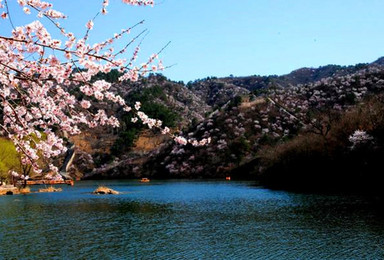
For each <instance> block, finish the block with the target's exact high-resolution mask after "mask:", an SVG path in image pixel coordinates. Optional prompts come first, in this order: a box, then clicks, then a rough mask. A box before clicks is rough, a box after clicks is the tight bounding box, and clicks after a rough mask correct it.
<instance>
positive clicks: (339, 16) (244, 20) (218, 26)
mask: <svg viewBox="0 0 384 260" xmlns="http://www.w3.org/2000/svg"><path fill="white" fill-rule="evenodd" d="M14 2H15V1H14ZM53 2H54V3H55V5H56V8H57V9H59V10H62V11H63V12H65V13H66V14H68V15H69V18H68V20H67V21H65V23H64V24H65V26H66V27H67V28H68V29H69V30H70V31H73V32H75V33H76V34H78V35H81V36H82V35H83V33H84V30H85V27H84V24H85V23H86V21H87V20H88V19H89V18H91V17H93V15H94V14H95V13H96V12H97V11H98V10H99V9H100V5H101V4H99V2H100V3H101V0H100V1H98V0H77V1H73V0H67V1H53ZM383 10H384V1H383V0H322V1H319V0H159V1H157V2H156V6H155V7H153V8H151V7H145V8H143V7H130V6H126V5H123V4H122V3H121V1H120V0H111V1H110V7H109V15H107V16H101V17H99V18H98V19H97V20H96V22H95V29H94V30H93V31H92V34H91V40H92V41H101V40H102V39H104V38H106V37H108V36H109V35H111V34H113V33H114V32H119V31H120V29H121V28H123V27H129V26H130V25H132V24H134V23H135V22H137V21H140V20H141V19H145V20H146V22H145V25H143V26H142V27H141V28H140V29H138V30H136V31H135V32H137V33H139V32H140V30H141V29H149V32H150V33H149V35H148V36H147V37H146V38H145V41H144V43H143V45H142V50H143V51H142V53H141V55H140V58H142V59H144V58H146V57H147V56H148V55H150V54H151V53H153V52H156V51H158V50H159V49H161V48H162V47H163V46H164V45H165V44H166V43H167V42H168V41H171V42H172V43H171V45H170V46H169V47H168V48H167V49H166V50H165V51H164V52H163V54H162V59H163V61H164V64H165V65H172V64H176V65H175V66H173V67H172V68H169V69H167V70H166V71H165V72H164V74H165V75H166V76H167V77H169V78H170V79H172V80H184V81H186V82H187V81H189V80H194V79H198V78H204V77H207V76H218V77H221V76H228V75H230V74H233V75H235V76H246V75H254V74H258V75H270V74H278V75H280V74H286V73H289V72H290V71H292V70H294V69H298V68H300V67H318V66H321V65H326V64H340V65H351V64H356V63H360V62H372V61H374V60H376V59H377V58H379V57H381V56H384V49H383V47H384V16H383V14H382V12H383ZM14 16H15V17H14V20H15V21H16V23H17V24H22V23H25V22H26V20H25V18H24V17H23V16H22V15H20V13H18V12H17V11H14ZM34 17H35V16H34V15H31V17H30V18H34ZM3 24H4V23H0V26H1V27H2V28H0V32H1V33H4V32H5V30H6V26H3ZM123 40H124V39H123ZM125 40H127V39H125ZM122 43H123V42H122Z"/></svg>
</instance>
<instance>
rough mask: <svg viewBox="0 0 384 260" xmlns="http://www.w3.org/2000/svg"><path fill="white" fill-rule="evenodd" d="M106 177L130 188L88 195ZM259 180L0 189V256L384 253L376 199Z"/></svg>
mask: <svg viewBox="0 0 384 260" xmlns="http://www.w3.org/2000/svg"><path fill="white" fill-rule="evenodd" d="M100 184H104V185H108V186H109V187H111V188H114V189H116V190H118V191H121V192H123V194H122V195H108V196H107V195H92V194H90V193H91V191H93V190H94V189H95V188H96V187H97V186H98V185H100ZM252 184H253V183H252V182H234V181H231V182H223V181H152V182H150V183H146V184H142V183H139V182H137V181H97V182H96V181H84V182H77V183H76V185H75V186H74V187H69V186H64V187H63V188H64V191H63V192H61V193H36V194H30V195H26V196H25V195H17V196H16V195H15V196H4V197H0V259H383V258H384V214H383V212H382V211H381V210H380V208H381V207H382V204H380V203H379V202H378V201H377V200H372V199H368V198H363V197H358V196H342V195H308V194H296V193H289V192H282V191H271V190H268V189H264V188H262V187H257V186H254V185H252Z"/></svg>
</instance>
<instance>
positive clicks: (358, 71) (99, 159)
mask: <svg viewBox="0 0 384 260" xmlns="http://www.w3.org/2000/svg"><path fill="white" fill-rule="evenodd" d="M383 63H384V62H383V59H379V60H377V61H376V62H374V63H372V64H358V65H355V66H337V65H328V66H323V67H320V68H302V69H298V70H295V71H293V72H291V73H290V74H287V75H282V76H249V77H226V78H215V77H210V78H206V79H202V80H196V81H194V82H189V83H188V84H186V85H184V84H183V83H182V82H173V81H170V80H168V79H166V78H165V77H163V76H161V75H151V76H149V77H147V78H141V79H140V80H139V81H138V82H136V83H130V82H124V83H122V84H116V83H115V84H113V89H114V91H115V92H117V93H120V94H121V95H122V96H123V97H124V98H125V100H126V101H127V102H128V103H131V104H133V103H134V102H136V101H140V102H141V103H142V105H143V106H142V109H143V111H145V112H146V113H148V114H149V115H150V116H153V117H156V118H159V119H161V120H163V121H164V123H165V124H166V125H168V126H170V127H171V128H172V131H173V132H174V133H176V134H181V135H182V136H185V137H188V138H190V137H193V138H206V137H211V139H212V143H211V144H210V145H209V146H205V147H197V148H196V147H192V146H190V145H187V146H180V145H177V144H175V143H174V142H173V141H172V140H170V139H169V138H168V137H166V136H163V135H161V134H160V133H159V132H156V131H153V130H148V129H145V128H143V127H142V126H140V124H133V123H132V122H131V116H129V115H128V114H126V113H124V112H123V111H120V110H119V109H118V108H117V107H111V108H110V110H111V111H114V112H113V113H115V114H116V115H117V116H118V118H119V119H120V121H121V122H122V126H121V127H120V128H119V129H115V130H112V129H108V130H107V129H99V130H91V131H88V132H84V133H83V134H82V135H81V136H79V137H76V138H73V139H72V141H73V142H75V144H76V146H77V151H78V156H77V159H76V160H75V165H74V166H73V169H72V170H73V173H74V174H76V175H77V176H78V177H82V178H139V177H142V176H147V177H148V176H149V177H152V178H223V177H225V176H226V175H231V176H232V177H233V178H252V179H255V178H256V179H259V180H261V181H264V182H265V183H266V184H268V185H271V186H279V185H281V183H291V184H292V183H294V184H297V183H299V182H301V181H302V180H305V179H306V178H304V177H303V176H304V175H305V174H304V172H308V171H309V170H308V167H309V166H308V165H307V164H306V163H305V161H311V160H312V159H313V158H319V160H320V159H321V160H322V162H323V163H320V162H319V161H316V160H315V161H313V160H312V161H311V162H312V163H313V164H316V163H317V164H319V165H325V164H328V165H329V167H323V168H322V167H317V168H318V170H315V171H314V175H308V176H309V177H310V178H309V179H311V178H312V177H313V176H315V175H316V176H317V177H316V178H313V179H316V180H317V181H319V183H327V182H330V181H329V180H330V179H334V180H335V181H336V180H337V181H340V180H341V179H343V178H345V176H344V175H343V174H341V175H338V173H337V172H341V171H340V169H341V167H342V166H341V165H339V164H338V163H335V162H330V161H329V160H330V157H331V156H333V157H334V158H338V159H340V162H341V161H342V162H343V163H344V164H347V163H350V161H349V160H350V158H352V157H353V156H357V154H358V153H359V150H358V149H357V150H356V149H355V150H352V149H351V146H352V143H351V142H350V140H349V137H350V136H351V135H353V134H354V132H355V131H356V130H361V131H364V132H366V133H367V134H368V135H369V136H370V137H372V138H373V139H370V140H375V142H372V144H373V143H374V144H375V145H372V146H369V149H371V150H372V149H374V150H375V151H376V152H379V151H381V150H380V149H381V145H382V144H381V134H380V131H379V130H378V129H380V127H382V126H381V125H380V123H381V121H380V120H381V119H380V118H379V115H381V114H380V113H381V109H382V108H381V96H382V91H383V88H384V68H383ZM100 77H104V78H107V79H108V80H110V81H111V82H114V79H115V78H116V77H113V75H100ZM99 105H101V106H103V104H99ZM359 113H360V114H359ZM351 117H353V119H351ZM364 117H372V118H375V120H376V121H377V122H378V123H377V124H374V123H372V122H368V121H367V120H365V119H364ZM341 123H343V124H344V125H343V129H342V128H341V127H340V125H339V124H341ZM358 148H359V147H358ZM365 148H366V147H365ZM303 149H304V150H303ZM359 149H360V148H359ZM371 150H370V151H371ZM300 151H301V152H300ZM303 151H304V154H303ZM372 151H373V150H372ZM367 154H370V153H367ZM372 158H373V157H372ZM324 163H325V164H324ZM374 163H375V162H371V164H372V165H373V164H374ZM300 165H301V166H302V167H298V166H300ZM351 165H352V166H351ZM351 165H349V166H348V167H346V166H345V165H344V167H346V169H347V168H348V169H349V170H350V171H351V172H352V173H351V174H352V176H358V174H361V172H362V171H363V170H364V169H365V168H364V167H363V168H362V167H360V166H359V167H360V168H359V167H357V166H356V165H353V164H351ZM355 166H356V167H355ZM332 167H334V169H335V170H332V169H331V168H332ZM285 169H289V170H290V171H294V172H295V171H296V172H297V173H298V174H296V175H291V174H288V175H284V176H281V175H280V174H281V173H282V172H284V170H285ZM336 169H337V170H336ZM354 169H355V170H356V171H355V172H354V171H353V170H354ZM320 171H322V176H321V177H319V174H320ZM357 171H359V173H357ZM324 172H326V173H327V174H323V173H324ZM335 172H336V173H335ZM356 174H357V175H356ZM341 176H342V177H341ZM278 180H280V181H278ZM303 183H306V182H305V181H304V182H303ZM306 184H307V183H306Z"/></svg>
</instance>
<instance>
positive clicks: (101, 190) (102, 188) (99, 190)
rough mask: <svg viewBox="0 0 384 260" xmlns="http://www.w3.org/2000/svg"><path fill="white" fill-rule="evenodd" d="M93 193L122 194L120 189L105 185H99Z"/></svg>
mask: <svg viewBox="0 0 384 260" xmlns="http://www.w3.org/2000/svg"><path fill="white" fill-rule="evenodd" d="M93 194H114V195H117V194H120V193H119V192H118V191H115V190H112V189H111V188H108V187H105V186H100V187H98V188H97V189H96V190H95V191H94V192H93Z"/></svg>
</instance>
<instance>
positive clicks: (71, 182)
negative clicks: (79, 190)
mask: <svg viewBox="0 0 384 260" xmlns="http://www.w3.org/2000/svg"><path fill="white" fill-rule="evenodd" d="M43 184H45V185H56V184H67V185H71V186H73V185H74V184H75V182H74V180H43V179H42V180H28V181H27V185H43Z"/></svg>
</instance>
